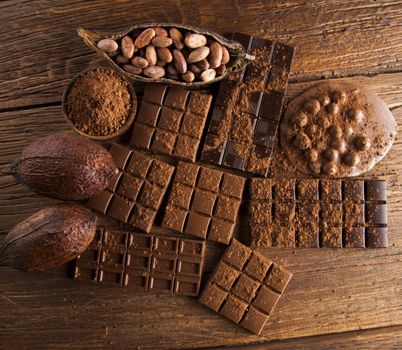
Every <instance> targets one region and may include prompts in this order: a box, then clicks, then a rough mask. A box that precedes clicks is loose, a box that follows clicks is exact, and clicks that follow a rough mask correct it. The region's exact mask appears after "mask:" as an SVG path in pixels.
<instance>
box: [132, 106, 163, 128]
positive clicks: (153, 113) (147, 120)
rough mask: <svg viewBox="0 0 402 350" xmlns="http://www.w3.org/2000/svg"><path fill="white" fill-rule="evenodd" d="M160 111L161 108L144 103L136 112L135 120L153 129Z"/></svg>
mask: <svg viewBox="0 0 402 350" xmlns="http://www.w3.org/2000/svg"><path fill="white" fill-rule="evenodd" d="M160 110H161V108H160V107H159V106H157V105H154V104H151V103H148V102H146V101H144V102H143V103H141V108H140V111H139V112H138V115H137V117H136V120H137V121H140V122H142V123H144V124H147V125H149V126H153V127H155V126H156V122H157V120H158V117H159V112H160Z"/></svg>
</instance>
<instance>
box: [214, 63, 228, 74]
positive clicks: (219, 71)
mask: <svg viewBox="0 0 402 350" xmlns="http://www.w3.org/2000/svg"><path fill="white" fill-rule="evenodd" d="M215 70H216V74H218V75H222V74H225V72H226V66H225V65H224V64H221V65H220V66H219V67H218V68H216V69H215Z"/></svg>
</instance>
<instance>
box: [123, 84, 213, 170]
mask: <svg viewBox="0 0 402 350" xmlns="http://www.w3.org/2000/svg"><path fill="white" fill-rule="evenodd" d="M211 100H212V95H209V94H205V93H201V92H197V91H189V90H184V89H178V88H174V87H168V86H166V85H155V84H154V85H152V84H150V85H147V86H146V88H145V92H144V97H143V100H142V102H141V106H140V109H139V112H138V115H137V116H136V119H135V121H134V130H133V133H132V136H131V140H130V144H131V145H134V146H139V147H142V148H145V149H147V150H152V151H157V152H160V153H164V154H168V155H172V156H177V157H180V158H183V159H188V160H191V161H193V162H194V161H195V160H196V155H197V151H198V147H199V144H200V140H201V136H202V132H203V130H204V126H205V122H206V120H207V116H208V112H209V108H210V105H211Z"/></svg>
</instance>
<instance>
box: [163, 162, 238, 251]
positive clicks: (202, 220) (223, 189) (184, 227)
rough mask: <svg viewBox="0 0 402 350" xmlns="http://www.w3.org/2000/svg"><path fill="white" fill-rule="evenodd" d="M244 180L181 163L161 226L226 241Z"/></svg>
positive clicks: (234, 219)
mask: <svg viewBox="0 0 402 350" xmlns="http://www.w3.org/2000/svg"><path fill="white" fill-rule="evenodd" d="M244 183H245V179H244V178H242V177H240V176H236V175H231V174H226V173H223V172H222V171H219V170H215V169H211V168H207V167H204V166H200V165H195V164H188V163H183V162H180V163H179V165H178V167H177V172H176V176H175V178H174V182H173V186H172V191H171V193H170V196H169V200H168V203H167V206H166V210H165V214H164V217H163V221H162V226H163V227H166V228H169V229H172V230H175V231H178V232H181V233H187V234H190V235H194V236H197V237H200V238H204V239H205V238H207V239H210V240H214V241H217V242H220V243H224V244H228V243H229V241H230V239H231V238H232V235H233V230H234V227H235V224H236V221H237V216H238V212H239V207H240V203H241V199H242V196H243V187H244Z"/></svg>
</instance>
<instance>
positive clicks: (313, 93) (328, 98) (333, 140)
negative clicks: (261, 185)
mask: <svg viewBox="0 0 402 350" xmlns="http://www.w3.org/2000/svg"><path fill="white" fill-rule="evenodd" d="M396 133H397V126H396V122H395V119H394V117H393V115H392V113H391V111H390V110H389V109H388V107H387V106H386V104H385V103H384V101H382V100H381V99H380V98H379V97H378V96H377V95H375V94H373V93H371V92H369V91H366V90H364V89H363V88H362V87H360V86H356V85H352V84H346V83H335V82H325V83H322V84H319V85H316V86H314V87H312V88H310V89H308V90H307V91H305V92H304V93H302V94H301V95H299V96H298V97H296V98H295V99H293V100H292V101H291V102H290V103H289V105H288V108H287V110H286V113H285V116H284V118H283V120H282V122H281V126H280V141H281V147H282V148H283V150H284V152H285V154H286V156H287V157H288V158H289V160H290V161H291V162H292V163H293V164H294V165H296V166H297V168H298V169H299V170H300V171H301V172H303V173H306V174H312V175H316V176H330V177H348V176H357V175H359V174H362V173H364V172H366V171H369V170H370V169H371V168H373V167H374V165H375V164H376V163H378V162H379V161H380V160H381V159H382V158H383V157H384V156H385V155H386V154H387V152H388V151H389V150H390V148H391V146H392V143H393V142H394V139H395V136H396Z"/></svg>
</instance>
